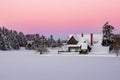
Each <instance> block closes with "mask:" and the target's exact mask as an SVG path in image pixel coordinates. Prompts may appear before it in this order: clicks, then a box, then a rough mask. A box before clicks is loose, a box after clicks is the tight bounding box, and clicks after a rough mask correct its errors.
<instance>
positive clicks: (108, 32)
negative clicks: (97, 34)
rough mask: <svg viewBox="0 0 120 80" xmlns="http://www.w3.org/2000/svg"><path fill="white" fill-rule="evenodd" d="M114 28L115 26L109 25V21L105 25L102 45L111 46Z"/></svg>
mask: <svg viewBox="0 0 120 80" xmlns="http://www.w3.org/2000/svg"><path fill="white" fill-rule="evenodd" d="M113 30H114V27H113V26H112V25H109V22H106V23H105V25H104V26H103V31H102V32H103V40H102V45H103V46H110V44H111V43H112V40H113V38H112V37H113V33H112V32H113Z"/></svg>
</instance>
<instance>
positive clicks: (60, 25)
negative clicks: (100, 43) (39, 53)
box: [0, 0, 120, 37]
mask: <svg viewBox="0 0 120 80" xmlns="http://www.w3.org/2000/svg"><path fill="white" fill-rule="evenodd" d="M106 21H109V22H110V24H111V25H114V26H115V28H116V32H118V31H119V30H120V0H0V26H5V27H7V28H9V29H14V30H17V31H22V32H24V33H40V34H44V35H50V34H53V35H55V36H57V37H61V36H64V35H66V36H67V35H68V34H70V33H76V34H79V33H82V32H83V33H91V32H93V33H101V30H102V26H103V25H104V23H105V22H106Z"/></svg>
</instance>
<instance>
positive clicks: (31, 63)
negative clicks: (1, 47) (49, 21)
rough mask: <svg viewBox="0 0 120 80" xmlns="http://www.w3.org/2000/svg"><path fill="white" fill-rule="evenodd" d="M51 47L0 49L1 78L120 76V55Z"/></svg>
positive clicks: (114, 79) (110, 79)
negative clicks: (38, 50)
mask: <svg viewBox="0 0 120 80" xmlns="http://www.w3.org/2000/svg"><path fill="white" fill-rule="evenodd" d="M50 50H51V52H49V53H48V54H44V55H40V54H39V53H36V51H34V50H25V49H24V48H22V49H21V50H12V51H0V80H120V76H119V75H120V57H116V56H115V55H113V54H111V55H107V54H105V55H100V54H99V55H96V54H88V55H79V54H78V53H68V54H67V53H64V54H57V50H56V49H50ZM73 54H74V55H73ZM51 55H52V56H51Z"/></svg>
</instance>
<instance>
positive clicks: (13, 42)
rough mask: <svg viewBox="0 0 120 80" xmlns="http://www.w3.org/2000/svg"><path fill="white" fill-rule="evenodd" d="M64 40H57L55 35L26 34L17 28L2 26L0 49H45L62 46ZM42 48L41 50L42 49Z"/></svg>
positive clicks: (0, 30) (0, 28)
mask: <svg viewBox="0 0 120 80" xmlns="http://www.w3.org/2000/svg"><path fill="white" fill-rule="evenodd" d="M61 45H62V41H61V40H60V39H58V40H55V39H54V37H53V35H50V37H49V38H47V37H45V36H44V35H41V36H40V35H39V34H26V35H25V34H24V33H23V32H17V31H15V30H9V29H7V28H5V27H0V50H12V49H15V50H19V49H20V47H25V48H26V49H29V50H38V51H40V52H41V51H43V49H44V48H45V49H47V47H60V46H61ZM40 49H41V50H40Z"/></svg>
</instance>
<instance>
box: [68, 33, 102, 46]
mask: <svg viewBox="0 0 120 80" xmlns="http://www.w3.org/2000/svg"><path fill="white" fill-rule="evenodd" d="M72 36H73V37H74V38H75V39H76V40H77V41H78V43H77V44H75V45H73V44H70V45H68V46H74V47H75V46H76V47H77V46H80V45H81V43H83V42H84V41H86V42H87V44H90V34H84V35H83V37H81V34H77V35H73V34H71V35H69V38H68V41H69V40H70V39H71V37H72ZM94 41H98V43H101V41H102V34H93V42H94Z"/></svg>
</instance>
